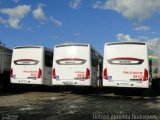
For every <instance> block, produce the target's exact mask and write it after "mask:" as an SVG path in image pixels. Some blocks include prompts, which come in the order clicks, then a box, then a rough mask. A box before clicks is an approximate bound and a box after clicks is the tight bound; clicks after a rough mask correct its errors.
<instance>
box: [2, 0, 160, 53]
mask: <svg viewBox="0 0 160 120" xmlns="http://www.w3.org/2000/svg"><path fill="white" fill-rule="evenodd" d="M0 41H1V42H2V43H3V44H5V46H7V47H9V48H11V49H12V48H13V47H16V46H24V45H38V46H39V45H42V46H46V47H49V48H53V47H54V45H57V44H61V43H64V42H78V43H89V44H91V45H92V46H93V47H94V48H96V49H97V50H98V51H99V52H100V53H103V48H104V44H105V43H109V42H118V41H140V42H141V41H142V42H148V43H149V44H151V45H152V46H157V45H158V46H160V0H0Z"/></svg>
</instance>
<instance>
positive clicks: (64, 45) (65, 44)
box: [55, 43, 90, 48]
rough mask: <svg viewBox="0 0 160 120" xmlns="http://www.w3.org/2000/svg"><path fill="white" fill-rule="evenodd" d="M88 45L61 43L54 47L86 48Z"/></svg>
mask: <svg viewBox="0 0 160 120" xmlns="http://www.w3.org/2000/svg"><path fill="white" fill-rule="evenodd" d="M89 45H90V44H85V43H62V44H59V45H56V46H55V47H56V48H58V47H66V46H86V47H88V46H89Z"/></svg>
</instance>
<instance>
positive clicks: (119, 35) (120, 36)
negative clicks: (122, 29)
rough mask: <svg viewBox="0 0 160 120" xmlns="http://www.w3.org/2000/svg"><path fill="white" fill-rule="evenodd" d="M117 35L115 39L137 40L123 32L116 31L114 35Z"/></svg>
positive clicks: (121, 40)
mask: <svg viewBox="0 0 160 120" xmlns="http://www.w3.org/2000/svg"><path fill="white" fill-rule="evenodd" d="M116 37H117V40H118V41H120V42H133V41H134V42H135V41H139V40H137V39H134V38H131V37H130V35H125V34H123V33H118V34H117V35H116Z"/></svg>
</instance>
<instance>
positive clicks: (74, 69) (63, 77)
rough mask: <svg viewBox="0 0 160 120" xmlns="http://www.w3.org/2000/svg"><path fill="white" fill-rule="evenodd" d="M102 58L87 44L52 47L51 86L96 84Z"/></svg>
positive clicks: (67, 44)
mask: <svg viewBox="0 0 160 120" xmlns="http://www.w3.org/2000/svg"><path fill="white" fill-rule="evenodd" d="M99 59H102V56H101V55H100V54H99V53H98V52H97V51H96V50H95V49H94V48H93V47H91V45H89V44H81V43H66V44H61V45H56V46H55V47H54V58H53V71H52V84H53V85H62V86H63V85H71V86H93V87H96V86H97V84H98V79H99V75H101V74H100V73H99V72H100V70H99V69H98V66H99Z"/></svg>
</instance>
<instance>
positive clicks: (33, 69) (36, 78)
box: [11, 47, 51, 85]
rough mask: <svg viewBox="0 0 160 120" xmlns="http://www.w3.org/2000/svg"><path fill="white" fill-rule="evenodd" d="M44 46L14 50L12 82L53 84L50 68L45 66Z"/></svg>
mask: <svg viewBox="0 0 160 120" xmlns="http://www.w3.org/2000/svg"><path fill="white" fill-rule="evenodd" d="M44 53H45V48H44V47H21V48H15V49H14V50H13V56H12V65H11V68H12V77H11V83H18V84H39V85H42V84H44V85H51V68H50V75H49V74H48V75H46V72H48V68H46V67H45V66H44V62H45V59H44V57H45V56H44Z"/></svg>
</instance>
